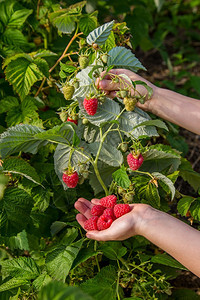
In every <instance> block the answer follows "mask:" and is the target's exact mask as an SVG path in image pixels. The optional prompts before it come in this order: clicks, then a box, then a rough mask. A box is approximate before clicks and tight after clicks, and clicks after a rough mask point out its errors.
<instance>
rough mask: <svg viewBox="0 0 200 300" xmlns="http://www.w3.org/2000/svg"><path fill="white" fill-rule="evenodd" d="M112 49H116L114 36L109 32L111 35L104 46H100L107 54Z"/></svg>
mask: <svg viewBox="0 0 200 300" xmlns="http://www.w3.org/2000/svg"><path fill="white" fill-rule="evenodd" d="M114 47H116V44H115V35H114V33H113V31H111V33H110V35H109V37H108V38H107V40H106V42H105V44H104V45H103V46H102V49H103V50H104V51H105V52H109V51H110V50H111V49H112V48H114ZM112 68H113V66H112Z"/></svg>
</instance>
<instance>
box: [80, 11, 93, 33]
mask: <svg viewBox="0 0 200 300" xmlns="http://www.w3.org/2000/svg"><path fill="white" fill-rule="evenodd" d="M79 27H80V30H81V31H82V32H83V33H84V34H85V35H88V34H89V33H90V32H91V31H92V30H94V29H95V28H96V27H97V17H96V16H95V15H93V14H87V15H82V16H81V18H80V19H79Z"/></svg>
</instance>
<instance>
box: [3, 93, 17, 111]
mask: <svg viewBox="0 0 200 300" xmlns="http://www.w3.org/2000/svg"><path fill="white" fill-rule="evenodd" d="M0 103H1V105H0V114H2V113H4V112H7V111H9V110H11V109H13V108H14V109H15V108H16V107H17V106H18V105H19V101H18V99H17V98H15V97H12V96H8V97H6V98H4V99H2V100H1V102H0Z"/></svg>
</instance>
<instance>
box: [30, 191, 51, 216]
mask: <svg viewBox="0 0 200 300" xmlns="http://www.w3.org/2000/svg"><path fill="white" fill-rule="evenodd" d="M31 195H32V197H33V200H34V210H38V211H40V212H44V211H45V210H46V209H47V208H48V207H49V203H50V199H51V197H52V196H53V193H52V192H51V191H50V190H48V189H44V188H42V187H41V186H39V187H35V188H33V189H32V194H31Z"/></svg>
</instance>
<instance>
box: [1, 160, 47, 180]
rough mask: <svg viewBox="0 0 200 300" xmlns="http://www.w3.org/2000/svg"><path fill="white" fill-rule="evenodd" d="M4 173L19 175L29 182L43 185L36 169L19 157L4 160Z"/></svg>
mask: <svg viewBox="0 0 200 300" xmlns="http://www.w3.org/2000/svg"><path fill="white" fill-rule="evenodd" d="M3 172H6V173H7V172H9V173H11V174H19V175H22V176H24V177H26V178H27V179H28V180H31V181H32V182H34V183H36V184H39V185H41V183H40V178H39V176H38V174H37V173H36V171H35V169H34V168H33V167H32V166H31V165H29V163H28V162H27V161H25V160H23V159H21V158H18V157H10V158H7V159H5V160H4V163H3Z"/></svg>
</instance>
